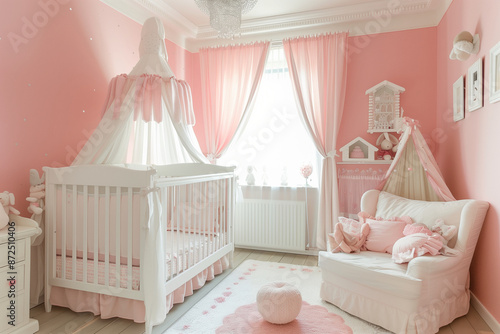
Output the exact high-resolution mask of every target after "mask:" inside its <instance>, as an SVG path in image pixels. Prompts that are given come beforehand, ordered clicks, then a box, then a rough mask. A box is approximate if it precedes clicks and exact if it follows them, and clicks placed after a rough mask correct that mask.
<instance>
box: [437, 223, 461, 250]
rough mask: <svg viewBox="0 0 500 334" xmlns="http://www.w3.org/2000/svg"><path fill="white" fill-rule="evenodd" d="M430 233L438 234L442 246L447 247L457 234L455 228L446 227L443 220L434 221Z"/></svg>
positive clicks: (451, 226)
mask: <svg viewBox="0 0 500 334" xmlns="http://www.w3.org/2000/svg"><path fill="white" fill-rule="evenodd" d="M432 232H434V233H438V234H439V235H440V236H441V238H442V239H441V240H442V241H443V245H444V246H446V245H448V242H449V241H450V240H451V239H452V238H453V237H454V236H455V235H456V234H457V227H456V226H453V225H446V224H445V223H444V220H442V219H436V221H435V222H434V225H432Z"/></svg>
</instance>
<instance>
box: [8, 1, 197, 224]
mask: <svg viewBox="0 0 500 334" xmlns="http://www.w3.org/2000/svg"><path fill="white" fill-rule="evenodd" d="M42 4H49V5H48V6H45V8H44V7H43V6H42ZM0 22H1V24H0V37H1V39H0V55H1V61H0V114H1V121H0V133H2V138H3V140H2V145H1V146H0V147H1V148H0V153H1V155H2V157H3V162H2V165H1V166H2V167H0V191H5V190H8V191H10V192H12V193H14V194H15V196H16V205H15V207H16V208H17V209H18V210H20V211H21V212H22V213H23V214H24V215H27V211H26V208H27V206H28V205H27V202H26V201H25V198H26V197H27V196H28V191H29V179H28V176H29V169H30V168H37V169H38V170H39V171H40V172H41V168H42V167H43V166H60V165H68V164H69V163H71V162H72V160H73V158H74V156H75V152H76V151H77V149H79V148H80V147H81V145H83V144H84V143H85V140H86V138H87V137H88V136H89V135H90V134H91V133H92V131H93V129H95V127H96V126H97V124H98V122H99V120H100V117H101V113H102V108H103V105H104V102H105V99H106V96H107V89H108V83H109V81H110V79H111V78H112V77H113V76H115V75H117V74H120V73H127V72H129V71H130V70H131V69H132V67H133V66H134V65H135V63H136V62H137V60H138V46H139V41H140V31H141V25H139V24H137V23H135V22H134V21H132V20H130V19H129V18H127V17H125V16H123V15H121V14H119V13H117V12H116V11H114V10H113V9H111V8H110V7H108V6H107V5H105V4H103V3H102V2H100V1H99V0H86V1H74V0H72V1H71V0H70V1H68V0H44V1H32V0H16V1H8V2H5V3H4V4H3V8H2V11H0ZM167 48H168V52H169V61H170V64H171V66H172V69H173V71H174V73H176V74H177V77H178V78H181V79H186V80H188V81H192V79H193V77H194V76H195V74H194V73H195V72H193V65H192V63H193V61H194V60H193V58H194V56H193V55H192V54H191V53H189V52H186V51H185V50H184V49H182V48H180V47H178V46H177V45H175V44H173V43H170V42H167Z"/></svg>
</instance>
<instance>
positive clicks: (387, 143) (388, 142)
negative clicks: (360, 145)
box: [377, 132, 399, 160]
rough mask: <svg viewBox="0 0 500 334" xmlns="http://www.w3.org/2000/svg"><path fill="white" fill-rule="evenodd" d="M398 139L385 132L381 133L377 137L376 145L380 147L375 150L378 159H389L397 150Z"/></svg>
mask: <svg viewBox="0 0 500 334" xmlns="http://www.w3.org/2000/svg"><path fill="white" fill-rule="evenodd" d="M398 144H399V140H398V139H397V138H396V137H395V136H394V135H390V134H388V133H387V132H384V133H382V134H381V135H380V136H379V137H378V139H377V146H379V147H380V149H379V150H378V152H377V159H378V160H391V159H392V158H393V157H394V153H395V152H396V150H397V147H398Z"/></svg>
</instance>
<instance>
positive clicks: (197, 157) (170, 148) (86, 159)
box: [73, 18, 208, 165]
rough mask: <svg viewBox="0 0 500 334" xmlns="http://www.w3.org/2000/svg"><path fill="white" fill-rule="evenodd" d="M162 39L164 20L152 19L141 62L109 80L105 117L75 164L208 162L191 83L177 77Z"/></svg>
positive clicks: (146, 27)
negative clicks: (200, 138) (198, 136)
mask: <svg viewBox="0 0 500 334" xmlns="http://www.w3.org/2000/svg"><path fill="white" fill-rule="evenodd" d="M164 39H165V31H164V29H163V25H162V24H161V21H160V20H159V19H158V18H150V19H148V20H147V21H146V22H145V23H144V26H143V28H142V33H141V44H140V46H139V54H140V60H139V62H138V63H137V64H136V66H135V67H134V68H133V70H132V71H131V72H130V74H129V75H126V74H122V75H118V76H116V77H114V78H113V79H112V80H111V83H110V87H109V95H108V101H107V103H106V108H105V112H104V115H103V117H102V120H101V122H100V123H99V125H98V126H97V128H96V130H95V131H94V133H93V134H92V136H91V137H90V138H89V140H88V141H87V143H86V144H85V146H84V147H83V148H82V149H81V151H80V152H79V154H78V156H77V157H76V159H75V161H74V162H73V165H84V164H123V163H129V164H146V165H153V164H155V165H165V164H172V163H186V162H205V163H207V162H208V160H207V159H206V158H205V157H204V156H203V155H202V153H201V149H200V147H199V144H198V141H197V139H196V136H195V134H194V131H193V128H192V126H193V125H194V123H195V117H194V112H193V106H192V97H191V89H190V87H189V84H188V83H187V82H185V81H183V80H177V79H176V78H175V77H174V75H173V72H172V70H171V69H170V66H169V65H168V63H167V51H166V48H165V41H164Z"/></svg>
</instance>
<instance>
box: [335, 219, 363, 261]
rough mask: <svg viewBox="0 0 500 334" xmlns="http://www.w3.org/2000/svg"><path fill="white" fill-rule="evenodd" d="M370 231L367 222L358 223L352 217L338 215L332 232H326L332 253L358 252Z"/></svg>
mask: <svg viewBox="0 0 500 334" xmlns="http://www.w3.org/2000/svg"><path fill="white" fill-rule="evenodd" d="M369 233H370V226H369V225H368V224H367V223H360V222H358V221H356V220H354V219H349V218H345V217H339V222H338V223H337V224H336V225H335V229H334V231H333V233H329V234H328V240H329V242H330V249H331V251H332V253H338V252H344V253H358V252H359V251H360V250H361V249H362V248H363V245H364V243H365V241H366V237H367V236H368V234H369Z"/></svg>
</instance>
